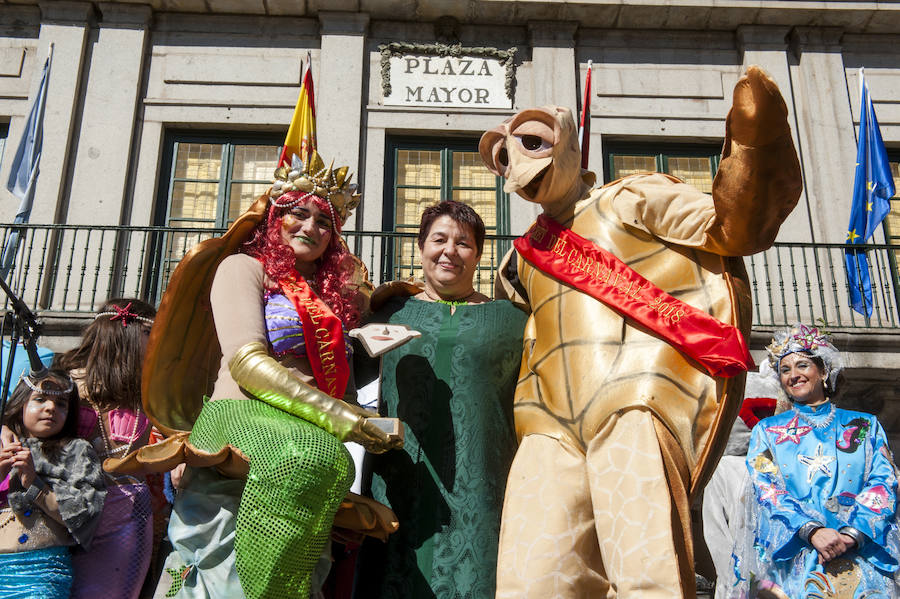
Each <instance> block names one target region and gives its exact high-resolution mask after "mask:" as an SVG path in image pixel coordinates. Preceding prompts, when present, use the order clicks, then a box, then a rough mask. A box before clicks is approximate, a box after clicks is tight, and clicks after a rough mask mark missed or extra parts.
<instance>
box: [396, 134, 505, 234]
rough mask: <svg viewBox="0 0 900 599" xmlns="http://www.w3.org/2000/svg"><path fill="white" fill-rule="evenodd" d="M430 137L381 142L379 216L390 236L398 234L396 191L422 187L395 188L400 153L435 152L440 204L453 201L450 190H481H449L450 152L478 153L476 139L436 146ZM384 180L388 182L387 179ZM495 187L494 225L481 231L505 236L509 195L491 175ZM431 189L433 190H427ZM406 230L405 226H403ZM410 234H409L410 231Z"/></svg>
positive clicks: (444, 141) (451, 139) (447, 141)
mask: <svg viewBox="0 0 900 599" xmlns="http://www.w3.org/2000/svg"><path fill="white" fill-rule="evenodd" d="M434 139H435V138H434V137H413V136H408V135H388V136H386V138H385V161H384V167H385V168H384V174H385V181H384V182H385V185H384V202H383V213H382V223H381V226H382V230H384V231H390V232H392V233H402V232H404V231H398V229H397V223H396V220H395V216H396V214H397V190H398V189H400V188H404V189H405V188H415V187H423V186H406V185H401V186H398V185H397V184H396V181H397V175H398V172H397V169H398V165H399V161H398V159H397V156H398V153H399V152H400V150H421V151H427V152H436V151H439V152H440V155H441V186H440V189H439V191H440V193H439V194H438V195H439V197H440V198H441V201H443V200H446V199H450V198H452V197H453V191H454V190H463V191H465V190H476V191H477V190H481V189H483V188H481V187H466V186H455V187H454V186H453V152H476V153H477V152H478V139H476V138H467V137H448V138H444V139H442V140H441V141H439V142H436V141H429V140H434ZM388 176H390V178H389V179H388ZM494 177H495V180H496V181H497V185H496V186H495V189H496V195H495V201H496V210H497V224H496V226H494V227H487V226H486V227H485V232H486V234H488V235H509V194H508V193H506V192H504V191H503V184H502V181H501V178H500V177H497V176H496V175H494ZM429 189H435V187H429ZM407 226H409V225H407ZM492 229H493V231H492ZM411 232H412V231H411Z"/></svg>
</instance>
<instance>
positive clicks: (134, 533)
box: [56, 298, 156, 599]
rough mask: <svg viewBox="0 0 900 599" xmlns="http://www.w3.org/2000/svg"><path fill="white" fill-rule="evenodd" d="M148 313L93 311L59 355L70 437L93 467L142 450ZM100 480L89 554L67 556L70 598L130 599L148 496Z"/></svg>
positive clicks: (147, 524)
mask: <svg viewBox="0 0 900 599" xmlns="http://www.w3.org/2000/svg"><path fill="white" fill-rule="evenodd" d="M155 315H156V310H155V309H154V308H153V306H151V305H150V304H148V303H146V302H143V301H141V300H139V299H136V298H113V299H109V300H107V301H106V302H105V303H104V304H103V305H102V306H101V307H100V310H99V312H98V313H97V315H96V316H95V317H94V320H93V322H91V323H90V324H89V325H88V326H87V328H86V329H85V330H84V333H83V335H82V337H81V344H80V345H79V346H78V347H76V348H75V349H73V350H71V351H69V352H66V353H65V354H63V355H61V356H59V357H58V358H57V361H56V366H58V367H59V368H62V369H63V370H66V371H67V372H68V373H69V375H70V376H71V377H72V379H73V380H74V381H75V385H76V387H77V390H78V395H79V396H80V399H81V401H80V407H79V409H80V414H81V419H80V421H79V426H78V436H79V437H81V438H82V439H86V440H87V441H89V442H90V443H91V445H92V446H93V448H94V450H95V451H96V452H97V455H99V456H100V459H101V460H106V459H107V458H116V457H122V456H124V455H127V454H128V453H130V452H131V451H132V450H134V449H138V448H140V447H143V446H144V445H147V443H148V442H149V439H150V434H151V428H152V427H151V426H150V421H149V419H148V418H147V416H146V415H145V414H144V413H143V411H142V408H141V366H142V365H143V361H144V352H145V349H146V346H147V340H148V339H149V337H150V327H151V325H152V324H153V317H154V316H155ZM104 473H105V476H106V486H107V496H106V503H105V505H104V507H103V515H102V517H101V518H100V525H99V526H98V527H97V534H96V537H95V539H94V542H93V544H92V546H91V549H90V550H82V549H79V550H77V551H75V552H74V553H73V555H72V562H73V565H74V569H75V570H74V574H75V579H74V583H73V585H72V599H80V598H83V597H84V598H86V597H91V598H93V597H118V598H120V599H137V597H138V595H139V594H140V590H141V587H142V585H143V584H144V578H145V577H146V575H147V571H148V568H149V566H150V561H151V557H152V552H153V547H154V534H153V513H154V510H153V497H152V493H151V489H150V487H149V486H148V484H147V480H146V479H145V477H144V476H140V477H136V476H127V475H114V474H111V473H109V472H104Z"/></svg>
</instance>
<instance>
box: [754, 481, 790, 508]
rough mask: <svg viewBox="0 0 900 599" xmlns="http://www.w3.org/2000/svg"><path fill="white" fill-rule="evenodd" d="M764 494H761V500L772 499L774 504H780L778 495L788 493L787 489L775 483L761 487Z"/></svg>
mask: <svg viewBox="0 0 900 599" xmlns="http://www.w3.org/2000/svg"><path fill="white" fill-rule="evenodd" d="M759 490H760V491H762V494H761V495H760V496H759V500H760V501H771V502H772V505H778V496H779V495H787V491H784V490H782V489H778V488H776V487H775V485H774V484H770V485H765V486H762V487H760V488H759Z"/></svg>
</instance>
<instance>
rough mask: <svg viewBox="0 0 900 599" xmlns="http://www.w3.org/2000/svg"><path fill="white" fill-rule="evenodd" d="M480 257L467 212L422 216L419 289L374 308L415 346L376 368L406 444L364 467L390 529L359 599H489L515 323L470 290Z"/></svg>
mask: <svg viewBox="0 0 900 599" xmlns="http://www.w3.org/2000/svg"><path fill="white" fill-rule="evenodd" d="M483 245H484V223H483V222H482V220H481V217H479V216H478V214H476V213H475V211H474V210H472V209H471V208H470V207H469V206H467V205H465V204H462V203H460V202H455V201H446V202H441V203H439V204H437V205H434V206H431V207H429V208H427V209H426V210H425V212H424V213H423V214H422V222H421V225H420V228H419V236H418V246H419V250H420V252H421V262H422V272H423V273H424V278H425V281H424V283H423V284H420V285H413V284H409V283H400V282H397V283H394V284H389V285H387V286H384V287H382V288H379V289H378V290H376V291H375V294H373V296H372V302H373V303H372V306H373V309H374V310H375V314H374V316H373V318H372V321H373V322H388V323H391V324H404V325H407V326H409V327H410V328H412V329H416V330H418V331H420V332H421V333H422V336H421V337H419V338H417V339H414V340H413V341H411V342H410V343H408V344H407V345H405V346H403V347H401V348H399V349H397V350H394V351H392V352H389V353H388V354H386V355H385V357H384V364H383V369H382V373H383V374H382V380H381V390H382V405H381V411H382V412H383V413H384V414H385V415H387V416H395V417H399V418H400V419H401V420H402V421H403V424H404V427H405V432H406V444H405V450H404V451H402V452H399V451H398V452H394V455H393V456H389V455H383V456H373V458H372V471H373V480H372V494H373V495H374V497H375V498H376V499H377V500H378V501H380V502H382V503H385V504H388V505H389V506H390V507H391V508H392V509H393V510H394V512H395V513H396V514H397V517H398V520H399V521H400V529H399V531H398V532H396V533H395V534H393V535H392V536H391V537H390V539H389V540H388V543H387V546H386V547H385V546H384V545H382V544H380V543H371V544H368V545H364V546H363V551H362V555H361V558H360V566H361V570H360V574H359V578H358V580H357V584H356V595H357V597H360V598H362V597H380V598H392V597H397V598H400V597H404V598H405V597H471V598H474V599H477V598H485V599H487V598H491V597H493V596H494V581H495V577H494V576H495V574H494V572H495V569H496V561H497V539H498V536H499V531H500V511H501V506H502V502H503V492H504V489H505V486H506V474H507V472H508V470H509V466H510V463H511V462H512V457H513V454H514V452H515V448H516V437H515V431H514V429H513V424H512V399H513V389H514V387H515V382H516V375H517V374H518V371H519V363H520V360H521V353H522V331H523V327H524V324H525V314H524V313H523V312H521V311H519V310H518V309H517V308H515V307H514V306H513V305H512V304H511V303H510V302H508V301H505V300H504V301H490V300H489V298H487V297H486V296H484V295H483V294H481V293H479V292H477V291H476V290H475V288H474V286H473V282H472V281H473V277H474V274H475V269H476V267H477V265H478V261H479V259H480V257H481V252H482V248H483ZM376 373H377V365H376ZM359 376H360V377H362V380H364V381H365V380H369V379H371V378H372V375H371V374H370V375H369V376H366V375H365V374H363V373H360V374H359Z"/></svg>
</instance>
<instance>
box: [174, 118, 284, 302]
mask: <svg viewBox="0 0 900 599" xmlns="http://www.w3.org/2000/svg"><path fill="white" fill-rule="evenodd" d="M282 139H283V134H273V135H258V136H243V137H241V136H229V137H226V136H217V137H213V136H197V135H187V134H178V133H174V134H170V135H169V136H168V137H167V139H166V154H165V156H164V158H163V167H162V168H163V171H162V172H163V173H164V174H165V176H166V177H167V178H168V185H167V186H165V187H163V188H162V189H161V193H160V195H161V199H160V201H161V202H162V203H163V204H164V206H165V209H164V211H163V210H160V214H164V217H162V218H160V219H159V222H158V224H161V225H164V226H166V227H172V228H181V229H187V230H186V231H185V232H183V233H182V232H176V233H168V234H166V235H165V239H164V240H163V241H162V242H161V244H160V251H159V258H160V261H161V263H160V265H159V267H160V268H159V270H158V272H159V273H160V277H159V284H160V285H161V286H162V287H161V288H164V286H165V284H166V283H167V282H168V279H169V276H170V275H171V272H172V270H173V269H174V268H175V265H176V264H177V263H178V261H179V260H181V258H182V256H184V254H185V253H186V252H187V251H188V250H190V249H191V248H192V247H194V245H196V244H197V243H199V242H200V241H203V240H204V239H209V238H210V237H213V235H215V231H211V232H209V233H207V232H204V231H198V230H197V229H218V230H221V229H224V228H226V227H227V226H228V225H229V224H231V223H232V222H233V221H234V220H235V219H236V218H237V217H238V216H240V214H241V213H242V212H244V211H245V210H246V209H247V208H249V207H250V205H251V204H252V203H253V201H254V200H255V199H256V198H257V197H258V196H259V195H260V194H261V193H263V192H264V191H265V190H266V189H267V188H268V186H269V185H271V184H272V178H273V171H274V170H275V163H276V162H277V161H278V156H279V152H280V151H281V140H282Z"/></svg>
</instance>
